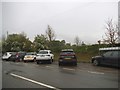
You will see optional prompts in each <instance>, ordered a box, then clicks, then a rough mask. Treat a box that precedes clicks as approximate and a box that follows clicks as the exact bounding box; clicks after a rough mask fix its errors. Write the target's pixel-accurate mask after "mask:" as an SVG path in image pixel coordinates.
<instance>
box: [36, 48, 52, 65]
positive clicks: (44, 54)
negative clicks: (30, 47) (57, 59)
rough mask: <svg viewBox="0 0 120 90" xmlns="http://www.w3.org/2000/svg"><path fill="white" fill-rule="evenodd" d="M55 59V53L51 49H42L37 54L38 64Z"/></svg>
mask: <svg viewBox="0 0 120 90" xmlns="http://www.w3.org/2000/svg"><path fill="white" fill-rule="evenodd" d="M53 59H54V55H53V54H52V52H51V50H40V51H39V52H38V53H37V56H36V62H37V64H39V63H44V62H49V63H52V62H53Z"/></svg>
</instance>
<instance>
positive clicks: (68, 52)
mask: <svg viewBox="0 0 120 90" xmlns="http://www.w3.org/2000/svg"><path fill="white" fill-rule="evenodd" d="M61 54H74V52H73V51H62V52H61Z"/></svg>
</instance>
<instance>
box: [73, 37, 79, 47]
mask: <svg viewBox="0 0 120 90" xmlns="http://www.w3.org/2000/svg"><path fill="white" fill-rule="evenodd" d="M74 42H75V44H76V46H79V45H80V44H81V40H80V38H79V37H78V36H76V37H75V40H74Z"/></svg>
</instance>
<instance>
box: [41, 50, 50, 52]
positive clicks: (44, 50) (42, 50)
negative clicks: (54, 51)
mask: <svg viewBox="0 0 120 90" xmlns="http://www.w3.org/2000/svg"><path fill="white" fill-rule="evenodd" d="M40 51H49V52H50V51H51V50H40ZM40 51H39V52H40Z"/></svg>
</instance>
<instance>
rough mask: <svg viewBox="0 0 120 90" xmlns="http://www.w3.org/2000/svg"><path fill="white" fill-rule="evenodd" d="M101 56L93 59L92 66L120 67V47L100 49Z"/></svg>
mask: <svg viewBox="0 0 120 90" xmlns="http://www.w3.org/2000/svg"><path fill="white" fill-rule="evenodd" d="M99 51H100V55H99V56H94V57H92V60H91V62H92V64H93V65H95V66H99V65H110V66H116V67H120V55H119V54H120V47H110V48H100V49H99Z"/></svg>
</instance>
